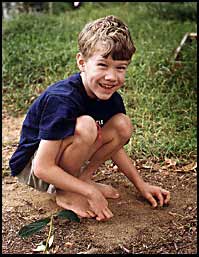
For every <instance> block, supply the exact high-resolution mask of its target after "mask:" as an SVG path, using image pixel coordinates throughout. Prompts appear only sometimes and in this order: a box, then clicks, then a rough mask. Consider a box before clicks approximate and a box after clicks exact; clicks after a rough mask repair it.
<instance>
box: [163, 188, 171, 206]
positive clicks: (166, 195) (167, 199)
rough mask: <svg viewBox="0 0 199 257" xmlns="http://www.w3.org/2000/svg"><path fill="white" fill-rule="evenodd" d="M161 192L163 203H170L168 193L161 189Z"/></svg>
mask: <svg viewBox="0 0 199 257" xmlns="http://www.w3.org/2000/svg"><path fill="white" fill-rule="evenodd" d="M161 192H162V194H163V195H164V203H166V204H167V203H168V202H169V201H170V198H171V195H170V192H169V191H167V190H165V189H162V190H161Z"/></svg>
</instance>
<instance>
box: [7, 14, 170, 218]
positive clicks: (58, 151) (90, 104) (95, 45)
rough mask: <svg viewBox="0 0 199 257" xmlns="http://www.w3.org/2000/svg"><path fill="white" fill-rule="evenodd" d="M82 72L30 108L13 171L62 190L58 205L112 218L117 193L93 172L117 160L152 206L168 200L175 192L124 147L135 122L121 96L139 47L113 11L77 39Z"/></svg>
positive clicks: (42, 187)
mask: <svg viewBox="0 0 199 257" xmlns="http://www.w3.org/2000/svg"><path fill="white" fill-rule="evenodd" d="M78 44H79V53H78V54H77V57H76V59H77V65H78V68H79V70H80V72H79V73H77V74H74V75H72V76H70V77H69V78H67V79H65V80H62V81H59V82H57V83H55V84H53V85H51V86H50V87H48V88H47V89H46V90H45V91H44V92H43V93H42V94H41V95H40V96H39V97H38V99H36V100H35V102H34V103H33V104H32V106H31V107H30V109H29V111H28V113H27V115H26V118H25V120H24V123H23V126H22V133H21V138H20V142H19V146H18V148H17V150H16V151H15V153H14V154H13V156H12V158H11V160H10V168H11V172H12V175H13V176H17V177H18V179H19V181H22V182H24V183H26V184H28V185H30V186H33V187H34V188H36V189H38V190H41V191H48V192H50V191H51V192H52V189H54V190H55V191H56V202H57V204H58V205H59V206H60V207H62V208H65V209H70V210H73V211H74V212H75V213H76V214H77V215H79V216H81V217H88V218H91V217H93V218H95V219H96V220H98V221H100V220H106V219H110V218H111V217H112V216H113V213H112V212H111V210H110V209H109V208H108V201H107V200H106V198H118V197H119V193H118V191H117V190H116V189H115V188H113V187H112V186H110V185H104V184H100V183H95V182H94V181H92V174H93V173H94V171H96V170H97V168H98V167H99V166H100V165H101V164H102V163H103V162H104V161H106V160H108V159H112V160H113V161H114V163H115V164H117V166H118V167H119V170H120V171H121V172H123V173H124V174H125V175H126V176H127V177H128V179H129V180H130V181H131V182H132V183H133V184H134V185H135V187H136V188H137V189H138V190H139V191H140V193H141V194H142V195H143V196H144V197H145V198H146V199H147V200H148V201H149V202H150V203H151V204H152V206H153V207H156V206H157V200H156V199H158V201H159V203H160V205H161V206H162V205H163V204H167V203H168V202H169V200H170V193H169V192H168V191H167V190H164V189H162V188H160V187H157V186H152V185H149V184H148V183H146V182H144V181H143V180H142V178H141V177H140V176H139V174H138V172H137V170H136V168H135V167H134V166H133V164H132V162H131V159H130V158H129V157H128V156H127V154H126V153H125V150H124V148H123V146H124V145H125V144H126V143H127V142H128V140H129V139H130V137H131V134H132V125H131V121H130V119H129V117H127V115H126V112H125V107H124V104H123V101H122V98H121V96H120V95H119V94H118V93H117V92H116V91H117V90H118V89H119V88H121V87H122V86H123V84H124V80H125V73H126V70H127V67H128V65H129V63H130V61H131V57H132V55H133V54H134V52H135V47H134V44H133V41H132V39H131V36H130V32H129V30H128V27H127V26H126V25H125V24H124V23H123V22H122V21H121V20H119V19H118V18H116V17H114V16H107V17H104V18H101V19H98V20H95V21H94V22H91V23H89V24H87V25H86V26H85V27H84V29H83V30H82V31H81V32H80V34H79V37H78Z"/></svg>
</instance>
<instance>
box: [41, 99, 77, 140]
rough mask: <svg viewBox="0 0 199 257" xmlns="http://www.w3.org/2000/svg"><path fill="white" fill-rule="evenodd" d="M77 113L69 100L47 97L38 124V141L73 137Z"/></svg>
mask: <svg viewBox="0 0 199 257" xmlns="http://www.w3.org/2000/svg"><path fill="white" fill-rule="evenodd" d="M77 113H78V110H77V108H76V107H75V104H74V102H73V101H72V100H70V98H64V97H60V96H54V95H51V96H48V98H47V101H46V103H45V105H44V109H43V112H42V115H41V120H40V123H39V139H45V140H60V139H63V138H65V137H67V136H71V135H73V134H74V131H75V125H76V119H77Z"/></svg>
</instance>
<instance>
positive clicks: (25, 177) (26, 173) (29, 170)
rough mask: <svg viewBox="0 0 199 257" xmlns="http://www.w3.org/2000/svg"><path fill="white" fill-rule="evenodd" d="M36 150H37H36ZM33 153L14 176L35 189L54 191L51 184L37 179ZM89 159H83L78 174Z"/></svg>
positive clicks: (51, 192)
mask: <svg viewBox="0 0 199 257" xmlns="http://www.w3.org/2000/svg"><path fill="white" fill-rule="evenodd" d="M36 152H37V151H36ZM36 152H35V154H34V155H33V156H32V157H31V159H30V160H29V162H28V164H27V165H26V166H25V168H24V169H23V170H22V171H21V172H20V173H19V174H18V175H17V176H16V177H17V178H18V181H19V182H21V183H23V184H26V185H28V186H31V187H33V188H35V189H36V190H39V191H42V192H47V193H50V194H53V193H56V188H55V186H54V185H52V184H48V183H46V182H45V181H43V180H41V179H39V178H38V177H36V176H35V174H34V157H35V155H36ZM89 162H90V161H85V162H84V163H83V165H82V167H81V169H80V174H81V173H82V172H83V171H84V169H85V167H86V166H87V165H88V164H89Z"/></svg>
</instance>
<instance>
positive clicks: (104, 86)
mask: <svg viewBox="0 0 199 257" xmlns="http://www.w3.org/2000/svg"><path fill="white" fill-rule="evenodd" d="M100 86H101V87H103V88H107V89H110V88H112V87H114V86H106V85H102V84H100Z"/></svg>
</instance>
